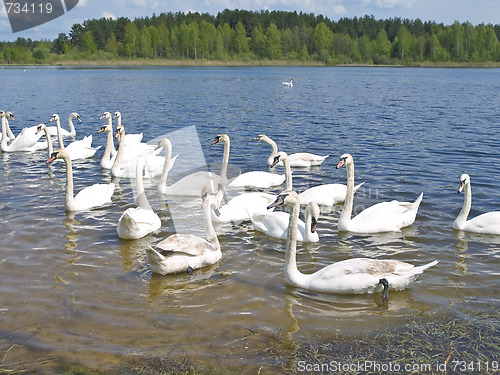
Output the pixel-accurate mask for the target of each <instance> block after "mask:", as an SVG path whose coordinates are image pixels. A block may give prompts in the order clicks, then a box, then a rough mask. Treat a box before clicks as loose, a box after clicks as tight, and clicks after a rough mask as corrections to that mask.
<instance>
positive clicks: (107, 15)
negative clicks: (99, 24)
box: [102, 12, 116, 20]
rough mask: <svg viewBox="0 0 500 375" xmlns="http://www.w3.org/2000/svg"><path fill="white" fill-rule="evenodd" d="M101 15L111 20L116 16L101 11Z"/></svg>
mask: <svg viewBox="0 0 500 375" xmlns="http://www.w3.org/2000/svg"><path fill="white" fill-rule="evenodd" d="M102 16H103V17H104V18H106V19H108V18H111V19H112V20H116V16H115V15H114V14H113V13H110V12H103V14H102Z"/></svg>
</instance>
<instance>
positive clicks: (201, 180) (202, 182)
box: [158, 134, 230, 197]
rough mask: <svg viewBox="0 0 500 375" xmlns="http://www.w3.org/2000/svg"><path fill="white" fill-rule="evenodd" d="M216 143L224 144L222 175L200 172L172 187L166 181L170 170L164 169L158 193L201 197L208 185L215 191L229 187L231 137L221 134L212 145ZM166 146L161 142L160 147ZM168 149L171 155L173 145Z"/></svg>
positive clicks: (185, 177)
mask: <svg viewBox="0 0 500 375" xmlns="http://www.w3.org/2000/svg"><path fill="white" fill-rule="evenodd" d="M216 143H222V144H223V145H224V154H223V155H222V164H221V169H220V174H217V173H213V172H208V171H198V172H194V173H191V174H189V175H187V176H184V177H182V178H181V179H180V180H178V181H176V182H174V183H173V184H171V185H167V184H166V181H167V178H168V170H165V168H164V169H163V172H162V176H161V179H160V182H159V184H158V191H159V192H160V193H161V194H167V195H178V196H190V197H199V196H200V195H201V194H202V190H203V188H204V187H205V186H207V185H209V186H211V187H212V188H213V190H215V189H216V188H217V187H218V186H220V185H222V186H224V187H225V186H226V185H227V165H228V163H229V149H230V143H229V137H228V136H227V135H226V134H219V135H218V136H216V137H215V140H214V141H213V142H212V143H211V144H212V145H213V144H216ZM168 144H170V142H168ZM165 145H167V144H165ZM165 145H163V144H162V142H161V141H160V142H159V144H158V147H160V148H161V147H165ZM167 147H170V153H171V147H172V146H171V144H170V146H167ZM166 150H167V157H168V154H169V151H168V150H169V149H168V148H166ZM166 161H167V160H165V162H166ZM165 165H167V164H165Z"/></svg>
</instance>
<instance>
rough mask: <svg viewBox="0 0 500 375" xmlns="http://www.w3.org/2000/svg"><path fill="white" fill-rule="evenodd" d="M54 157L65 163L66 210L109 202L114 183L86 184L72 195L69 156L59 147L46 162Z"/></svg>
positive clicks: (71, 172)
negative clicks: (86, 185)
mask: <svg viewBox="0 0 500 375" xmlns="http://www.w3.org/2000/svg"><path fill="white" fill-rule="evenodd" d="M55 159H63V160H64V163H65V164H66V200H65V204H64V207H65V209H66V211H82V210H88V209H90V208H94V207H100V206H102V205H105V204H107V203H109V202H111V196H112V195H113V192H114V190H115V184H113V183H110V184H94V185H91V186H88V187H86V188H84V189H82V190H80V192H79V193H78V194H77V195H76V196H74V194H73V168H72V164H71V158H70V156H69V154H68V152H67V151H66V150H65V149H59V150H56V151H55V152H53V153H52V156H51V157H50V158H49V159H48V160H47V163H50V162H52V161H53V160H55Z"/></svg>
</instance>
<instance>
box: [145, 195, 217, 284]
mask: <svg viewBox="0 0 500 375" xmlns="http://www.w3.org/2000/svg"><path fill="white" fill-rule="evenodd" d="M217 204H218V203H217V199H216V198H215V196H214V195H207V196H206V197H205V198H204V200H203V225H204V228H205V237H206V239H204V238H201V237H198V236H194V235H188V234H173V235H171V236H170V237H168V238H166V239H164V240H163V241H161V242H159V243H158V244H157V245H156V246H155V248H153V247H151V246H148V247H147V248H146V253H147V255H148V259H149V263H150V265H151V269H152V270H153V272H155V273H159V274H161V275H166V274H171V273H179V272H186V271H188V272H189V271H190V270H194V269H197V268H202V267H206V266H209V265H212V264H214V263H216V262H218V261H219V260H220V259H221V257H222V252H221V248H220V244H219V240H218V239H217V234H216V233H215V230H214V227H213V224H212V221H211V213H210V211H211V210H212V209H217Z"/></svg>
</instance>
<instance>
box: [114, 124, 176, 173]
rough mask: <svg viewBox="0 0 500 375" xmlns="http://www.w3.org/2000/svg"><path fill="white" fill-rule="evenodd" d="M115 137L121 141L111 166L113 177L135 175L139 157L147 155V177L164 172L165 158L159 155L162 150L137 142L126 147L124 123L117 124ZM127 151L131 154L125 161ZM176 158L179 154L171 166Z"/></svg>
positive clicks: (171, 163) (172, 163)
mask: <svg viewBox="0 0 500 375" xmlns="http://www.w3.org/2000/svg"><path fill="white" fill-rule="evenodd" d="M115 138H118V139H119V140H120V143H119V145H118V152H117V153H116V157H115V160H114V163H113V166H112V167H111V175H112V176H113V177H135V164H136V161H137V158H139V157H140V156H145V157H146V159H147V162H146V170H145V177H147V178H152V177H154V176H158V175H160V174H161V173H162V171H163V166H164V164H165V158H164V157H162V156H158V153H159V152H160V151H159V150H157V151H155V147H154V146H153V145H148V144H147V143H143V142H136V143H132V144H129V145H128V146H127V147H125V127H124V126H123V125H118V126H117V129H116V133H115ZM125 152H126V153H127V154H128V155H129V156H130V158H129V159H128V160H127V162H123V157H124V153H125ZM176 158H177V155H176V156H175V157H174V158H172V160H171V161H170V168H172V167H173V165H174V163H175V159H176ZM130 159H131V160H130Z"/></svg>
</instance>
